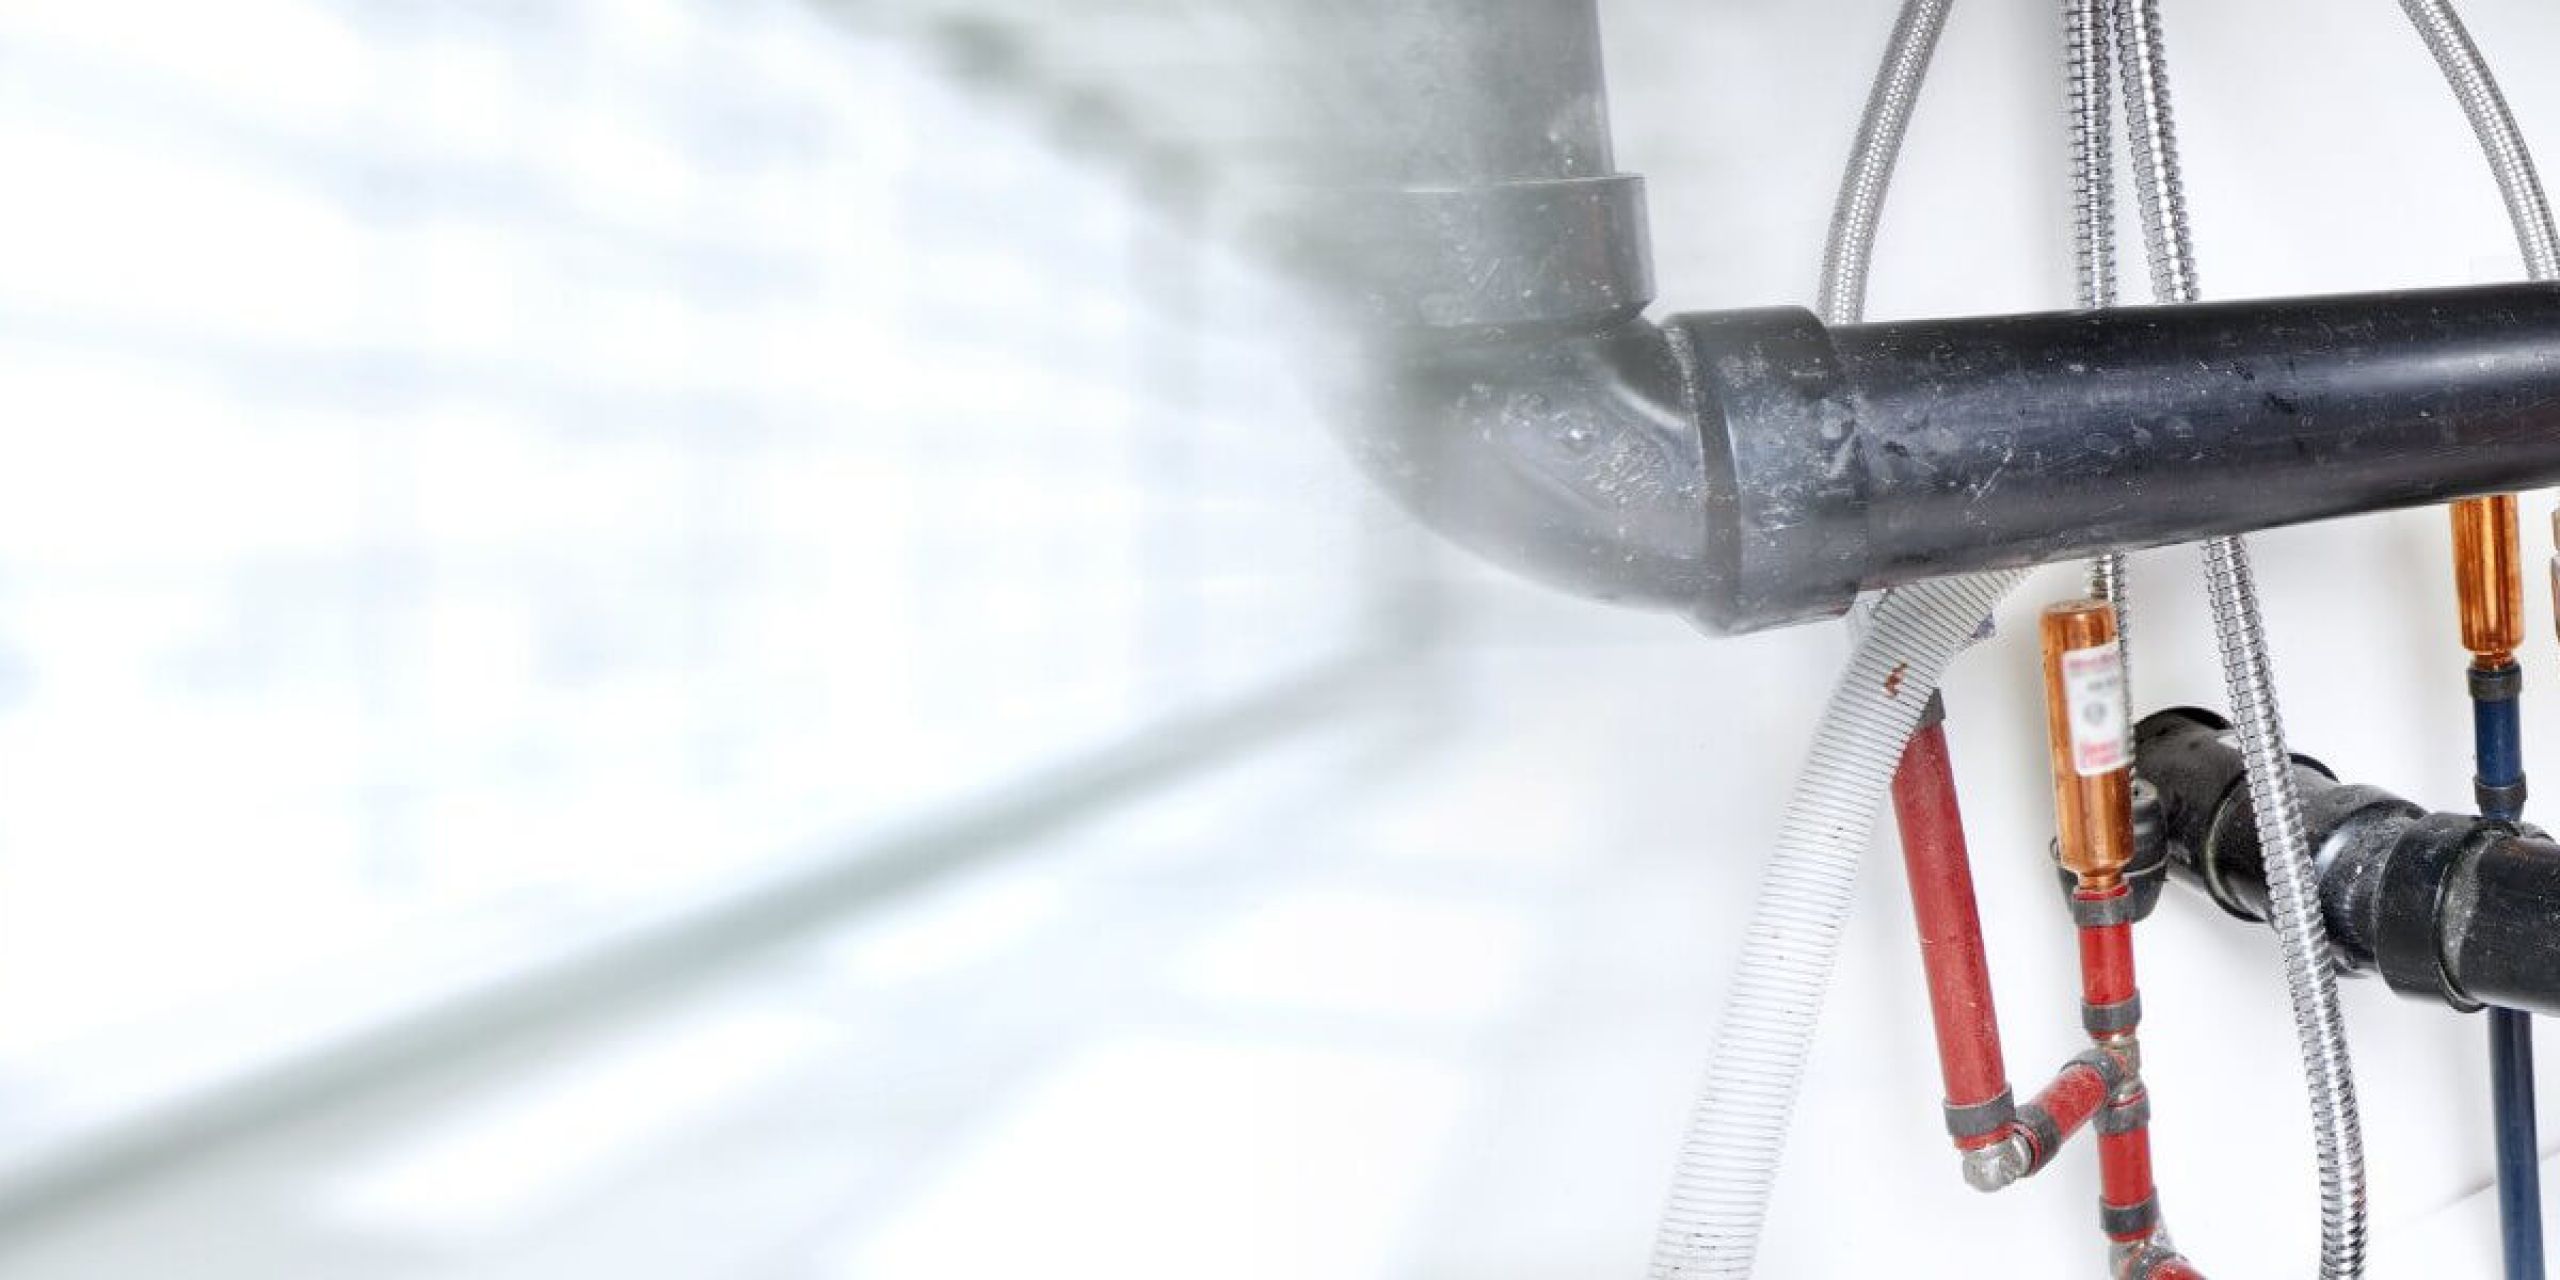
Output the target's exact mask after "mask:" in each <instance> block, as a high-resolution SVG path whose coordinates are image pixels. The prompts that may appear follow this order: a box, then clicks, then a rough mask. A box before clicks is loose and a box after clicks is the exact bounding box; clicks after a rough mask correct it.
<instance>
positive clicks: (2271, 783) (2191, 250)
mask: <svg viewBox="0 0 2560 1280" xmlns="http://www.w3.org/2000/svg"><path fill="white" fill-rule="evenodd" d="M2116 55H2117V59H2118V62H2119V65H2120V70H2121V72H2122V76H2123V81H2124V103H2125V121H2126V130H2127V135H2128V137H2129V139H2130V141H2131V144H2132V153H2133V171H2134V182H2135V187H2136V189H2137V194H2138V195H2139V197H2140V204H2141V208H2142V227H2143V241H2144V247H2145V250H2146V252H2147V255H2148V257H2149V259H2150V264H2151V288H2152V293H2153V296H2154V297H2155V298H2156V299H2157V300H2158V301H2160V302H2164V303H2186V302H2193V301H2195V300H2196V297H2197V288H2196V270H2195V244H2194V239H2193V236H2192V235H2191V233H2190V231H2189V229H2188V226H2187V211H2186V196H2185V192H2184V191H2183V189H2182V187H2181V181H2180V175H2179V167H2178V144H2177V134H2176V125H2175V123H2174V122H2173V120H2172V119H2171V115H2170V107H2169V67H2168V58H2167V53H2166V49H2165V46H2164V42H2163V39H2162V33H2161V25H2160V6H2159V2H2158V0H2118V4H2117V9H2116ZM2204 563H2205V587H2206V592H2207V595H2208V596H2209V598H2210V600H2211V604H2212V608H2213V621H2214V637H2215V640H2216V641H2217V643H2218V647H2219V648H2220V650H2221V653H2222V679H2223V686H2224V689H2225V691H2226V694H2227V696H2228V697H2229V698H2230V701H2231V720H2232V723H2233V725H2234V726H2235V727H2236V728H2237V729H2238V731H2239V740H2240V751H2241V758H2242V759H2243V760H2244V761H2245V762H2246V763H2247V766H2248V785H2249V802H2250V805H2251V807H2252V808H2253V809H2255V811H2256V817H2257V827H2258V843H2259V846H2260V848H2261V849H2262V850H2263V851H2264V854H2265V857H2266V863H2267V896H2268V916H2269V917H2270V922H2271V923H2272V924H2273V926H2274V928H2275V933H2276V942H2277V947H2278V950H2279V951H2281V953H2282V955H2283V959H2284V969H2285V984H2286V987H2287V989H2288V991H2289V993H2290V995H2291V997H2292V1002H2293V1021H2294V1036H2295V1040H2296V1042H2297V1044H2298V1045H2299V1047H2300V1049H2301V1054H2302V1072H2303V1080H2304V1084H2305V1086H2306V1088H2307V1089H2308V1091H2309V1093H2310V1095H2311V1120H2312V1139H2313V1144H2314V1146H2315V1148H2316V1149H2317V1152H2318V1156H2319V1167H2320V1274H2321V1275H2322V1276H2323V1277H2326V1278H2329V1280H2347V1278H2350V1277H2357V1276H2361V1275H2363V1274H2364V1264H2365V1169H2364V1135H2363V1123H2362V1118H2361V1116H2360V1114H2359V1113H2358V1110H2357V1107H2356V1091H2355V1074H2354V1070H2353V1066H2352V1064H2351V1063H2350V1062H2349V1060H2348V1056H2347V1036H2346V1025H2345V1020H2344V1018H2343V1017H2342V1016H2341V1014H2340V1011H2339V1008H2338V986H2337V975H2336V973H2335V971H2334V970H2333V968H2332V961H2331V957H2330V951H2329V936H2328V929H2327V926H2326V925H2325V924H2324V923H2323V921H2322V919H2321V914H2320V897H2319V892H2318V890H2317V888H2316V887H2315V884H2314V880H2313V876H2312V866H2311V854H2310V849H2309V847H2308V842H2307V840H2306V838H2305V832H2304V826H2303V820H2302V798H2301V796H2300V795H2299V794H2298V793H2297V791H2296V790H2295V787H2294V777H2293V759H2292V754H2291V753H2290V752H2288V751H2287V750H2286V749H2285V741H2284V723H2283V720H2282V718H2281V717H2280V716H2279V714H2278V712H2277V709H2276V697H2275V673H2274V670H2273V666H2272V664H2271V662H2270V661H2269V659H2268V655H2267V644H2266V633H2265V624H2264V622H2263V621H2262V620H2261V617H2260V611H2259V608H2258V594H2257V584H2256V582H2255V581H2254V580H2253V577H2252V575H2251V571H2250V567H2249V551H2248V547H2247V545H2246V544H2245V543H2243V542H2242V541H2241V540H2240V539H2239V538H2236V537H2234V538H2215V539H2212V540H2210V541H2208V542H2206V543H2205V544H2204Z"/></svg>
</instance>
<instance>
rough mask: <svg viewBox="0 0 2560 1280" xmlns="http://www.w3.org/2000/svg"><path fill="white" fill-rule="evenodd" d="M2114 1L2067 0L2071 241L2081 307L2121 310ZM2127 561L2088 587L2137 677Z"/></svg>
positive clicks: (2114, 561)
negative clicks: (2112, 619)
mask: <svg viewBox="0 0 2560 1280" xmlns="http://www.w3.org/2000/svg"><path fill="white" fill-rule="evenodd" d="M2115 8H2116V5H2115V0H2062V26H2063V34H2064V45H2065V49H2066V51H2067V52H2066V56H2065V66H2064V72H2065V75H2064V79H2065V81H2066V83H2067V84H2068V86H2069V89H2070V117H2071V212H2072V222H2071V233H2072V234H2071V240H2072V247H2073V250H2074V253H2073V256H2074V258H2075V259H2076V260H2077V264H2078V268H2079V270H2078V287H2079V302H2080V307H2081V309H2082V310H2084V311H2094V310H2096V309H2098V308H2100V307H2112V306H2114V305H2115V304H2116V156H2115V119H2114V115H2115V110H2114V108H2115V102H2114V99H2115V74H2116V51H2115ZM2127 585H2128V584H2127V582H2126V579H2125V557H2124V553H2123V552H2121V551H2109V552H2107V553H2105V554H2103V555H2098V556H2093V557H2091V558H2090V560H2089V572H2088V589H2089V595H2090V596H2091V597H2092V598H2094V599H2099V600H2104V601H2106V602H2108V603H2109V604H2112V605H2114V606H2115V609H2116V647H2117V648H2118V649H2119V650H2120V651H2122V652H2123V653H2124V659H2123V660H2124V663H2125V674H2126V677H2127V680H2128V683H2129V682H2130V679H2131V676H2132V662H2131V657H2132V654H2131V650H2132V647H2133V607H2132V602H2131V599H2130V597H2129V596H2128V595H2127V593H2126V588H2127Z"/></svg>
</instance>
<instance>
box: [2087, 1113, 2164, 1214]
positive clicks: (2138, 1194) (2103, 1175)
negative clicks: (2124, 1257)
mask: <svg viewBox="0 0 2560 1280" xmlns="http://www.w3.org/2000/svg"><path fill="white" fill-rule="evenodd" d="M2152 1189H2153V1188H2152V1183H2151V1130H2150V1129H2149V1128H2147V1127H2145V1128H2135V1129H2128V1130H2126V1131H2124V1132H2123V1133H2102V1134H2099V1135H2098V1201H2099V1203H2101V1204H2104V1205H2106V1206H2108V1207H2110V1208H2115V1209H2131V1208H2135V1207H2137V1206H2139V1205H2141V1204H2142V1203H2143V1202H2144V1201H2146V1200H2149V1199H2150V1198H2151V1193H2152ZM2154 1230H2157V1227H2156V1226H2144V1227H2142V1228H2141V1229H2139V1230H2136V1231H2132V1232H2128V1233H2126V1234H2124V1235H2120V1236H2116V1237H2114V1238H2115V1239H2117V1240H2120V1241H2121V1240H2139V1239H2142V1238H2143V1237H2145V1236H2147V1235H2150V1234H2151V1233H2152V1232H2153V1231H2154Z"/></svg>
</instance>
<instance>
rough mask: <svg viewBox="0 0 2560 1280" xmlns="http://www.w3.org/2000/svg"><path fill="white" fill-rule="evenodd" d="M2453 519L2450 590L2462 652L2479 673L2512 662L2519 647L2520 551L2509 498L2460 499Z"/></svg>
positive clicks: (2521, 621)
mask: <svg viewBox="0 0 2560 1280" xmlns="http://www.w3.org/2000/svg"><path fill="white" fill-rule="evenodd" d="M2448 510H2450V511H2451V512H2452V513H2453V586H2454V593H2455V595H2456V596H2457V598H2459V600H2460V601H2461V604H2462V647H2463V648H2465V649H2468V650H2470V651H2471V656H2472V658H2473V659H2474V660H2475V661H2477V662H2478V663H2479V664H2480V665H2481V666H2483V667H2501V666H2505V665H2506V664H2508V663H2510V662H2513V661H2514V660H2515V652H2516V650H2517V649H2518V648H2521V647H2522V646H2523V645H2524V566H2523V563H2522V559H2523V549H2522V546H2521V545H2520V542H2519V539H2518V537H2517V534H2516V499H2515V495H2514V494H2499V495H2497V496H2496V497H2490V498H2465V499H2463V500H2462V501H2460V502H2457V503H2454V504H2453V505H2452V506H2451V507H2450V508H2448Z"/></svg>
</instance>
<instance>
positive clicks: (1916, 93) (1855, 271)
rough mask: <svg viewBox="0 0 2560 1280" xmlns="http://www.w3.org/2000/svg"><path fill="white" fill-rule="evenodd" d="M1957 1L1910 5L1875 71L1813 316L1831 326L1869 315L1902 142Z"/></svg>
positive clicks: (1843, 179)
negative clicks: (1880, 234)
mask: <svg viewBox="0 0 2560 1280" xmlns="http://www.w3.org/2000/svg"><path fill="white" fill-rule="evenodd" d="M1952 7H1954V0H1906V2H1905V3H1904V4H1903V6H1902V14H1901V16H1900V17H1897V18H1896V19H1894V23H1893V36H1892V38H1891V39H1890V40H1888V41H1887V42H1886V44H1885V54H1884V62H1883V63H1882V65H1880V66H1878V67H1877V68H1876V79H1875V84H1874V85H1873V86H1872V87H1871V88H1869V89H1868V91H1867V110H1866V114H1865V115H1863V116H1861V117H1859V119H1858V139H1857V141H1856V142H1855V143H1854V144H1852V145H1851V147H1850V150H1849V167H1848V168H1847V169H1846V170H1845V171H1844V172H1843V173H1842V174H1841V175H1840V194H1839V196H1838V198H1837V199H1835V200H1834V201H1833V202H1832V206H1831V235H1830V238H1829V239H1828V240H1826V241H1825V242H1824V244H1823V248H1822V284H1821V287H1820V289H1819V290H1817V292H1816V295H1815V299H1814V310H1816V311H1818V312H1820V313H1821V315H1822V318H1823V319H1824V320H1827V321H1829V322H1831V323H1832V324H1856V323H1857V322H1858V321H1859V320H1861V319H1863V318H1865V316H1866V310H1867V266H1868V264H1869V263H1870V262H1872V261H1874V260H1875V245H1876V225H1877V224H1878V223H1879V222H1881V221H1882V220H1883V218H1884V197H1885V192H1886V191H1887V190H1888V189H1890V188H1891V187H1892V186H1893V167H1894V165H1895V164H1896V163H1897V162H1898V161H1900V160H1901V159H1902V135H1903V132H1904V131H1905V130H1907V129H1908V128H1910V126H1911V109H1912V107H1913V106H1914V105H1916V104H1917V103H1918V102H1919V101H1920V82H1921V81H1922V80H1923V79H1925V78H1926V77H1927V76H1928V74H1929V60H1930V59H1931V58H1932V57H1934V56H1936V54H1937V51H1938V33H1939V32H1941V31H1943V30H1945V29H1946V25H1947V10H1948V9H1950V8H1952Z"/></svg>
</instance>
